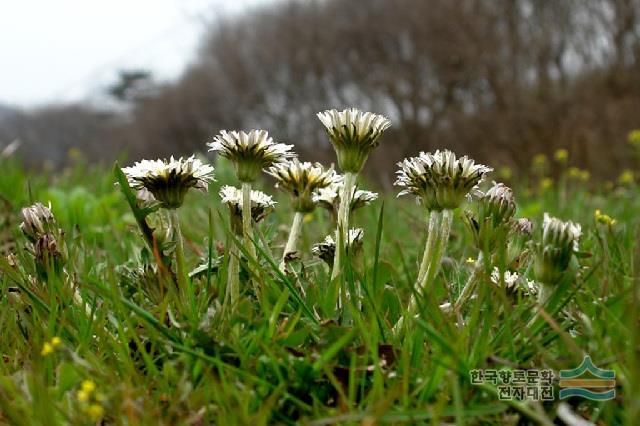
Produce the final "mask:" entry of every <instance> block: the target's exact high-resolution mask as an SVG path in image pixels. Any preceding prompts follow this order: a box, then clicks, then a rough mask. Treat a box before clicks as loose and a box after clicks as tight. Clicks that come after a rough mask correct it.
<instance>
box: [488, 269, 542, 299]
mask: <svg viewBox="0 0 640 426" xmlns="http://www.w3.org/2000/svg"><path fill="white" fill-rule="evenodd" d="M502 278H503V280H504V285H505V287H506V289H507V290H511V291H521V292H522V294H524V295H525V296H533V295H535V294H537V293H538V285H537V284H536V283H535V281H531V280H528V279H526V278H525V277H523V276H521V275H519V274H518V273H517V272H512V271H509V270H507V271H504V274H502ZM491 282H492V283H493V284H495V285H501V284H502V283H501V281H500V269H498V268H497V267H494V268H493V271H492V272H491Z"/></svg>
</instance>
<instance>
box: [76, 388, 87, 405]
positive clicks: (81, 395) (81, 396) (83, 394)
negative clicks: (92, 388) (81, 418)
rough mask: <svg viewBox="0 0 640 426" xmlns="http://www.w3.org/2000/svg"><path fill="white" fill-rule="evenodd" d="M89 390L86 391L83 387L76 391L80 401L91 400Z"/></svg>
mask: <svg viewBox="0 0 640 426" xmlns="http://www.w3.org/2000/svg"><path fill="white" fill-rule="evenodd" d="M89 396H90V395H89V392H87V391H84V390H82V389H80V390H79V391H78V392H76V398H78V401H80V402H87V401H88V400H89Z"/></svg>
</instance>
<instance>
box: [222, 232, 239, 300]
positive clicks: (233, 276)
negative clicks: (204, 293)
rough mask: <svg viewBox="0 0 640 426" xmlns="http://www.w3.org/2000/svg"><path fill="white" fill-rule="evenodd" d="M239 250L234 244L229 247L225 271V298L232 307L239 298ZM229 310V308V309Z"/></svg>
mask: <svg viewBox="0 0 640 426" xmlns="http://www.w3.org/2000/svg"><path fill="white" fill-rule="evenodd" d="M239 256H240V251H239V250H238V247H236V246H235V244H234V245H232V246H231V248H230V249H229V266H228V271H227V274H228V275H227V277H228V279H227V283H228V284H227V292H226V295H225V299H226V301H227V303H226V304H227V305H228V306H229V307H230V308H233V307H234V306H236V304H237V303H238V299H239V298H240V260H239ZM229 312H230V310H229Z"/></svg>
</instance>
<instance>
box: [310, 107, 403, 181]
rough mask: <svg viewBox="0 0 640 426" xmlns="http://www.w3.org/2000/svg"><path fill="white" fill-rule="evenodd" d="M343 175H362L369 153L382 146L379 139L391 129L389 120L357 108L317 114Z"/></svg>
mask: <svg viewBox="0 0 640 426" xmlns="http://www.w3.org/2000/svg"><path fill="white" fill-rule="evenodd" d="M318 118H319V119H320V121H321V122H322V124H323V125H324V127H325V129H326V131H327V135H328V136H329V140H330V141H331V144H332V145H333V148H334V149H335V151H336V155H337V156H338V165H339V166H340V169H341V170H342V171H343V172H350V173H359V172H360V170H362V167H363V166H364V163H365V161H366V160H367V157H368V156H369V153H370V152H371V151H372V150H373V149H374V148H375V147H377V146H378V144H379V143H380V136H382V133H383V132H384V131H385V130H387V129H388V128H389V127H390V126H391V122H390V121H389V119H387V118H386V117H384V116H382V115H379V114H374V113H372V112H362V111H360V110H358V109H356V108H348V109H345V110H343V111H337V110H335V109H332V110H326V111H323V112H319V113H318Z"/></svg>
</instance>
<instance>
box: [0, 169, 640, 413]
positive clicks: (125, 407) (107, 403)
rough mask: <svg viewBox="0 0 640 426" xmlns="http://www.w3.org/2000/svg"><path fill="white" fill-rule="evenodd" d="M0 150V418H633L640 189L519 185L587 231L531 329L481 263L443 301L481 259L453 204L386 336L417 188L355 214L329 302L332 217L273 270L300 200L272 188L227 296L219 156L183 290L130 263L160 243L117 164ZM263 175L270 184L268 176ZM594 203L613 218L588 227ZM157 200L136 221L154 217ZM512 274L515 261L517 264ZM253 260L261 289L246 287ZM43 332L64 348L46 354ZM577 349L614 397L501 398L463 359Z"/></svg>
mask: <svg viewBox="0 0 640 426" xmlns="http://www.w3.org/2000/svg"><path fill="white" fill-rule="evenodd" d="M0 166H1V167H2V170H3V174H2V177H1V178H0V195H1V196H2V201H3V203H0V204H1V206H2V209H3V210H2V216H1V217H0V223H2V224H3V225H2V226H3V227H2V230H1V232H0V238H1V239H2V241H1V242H0V247H4V249H5V250H9V251H11V252H12V253H14V254H15V256H16V259H17V262H16V265H15V266H11V265H10V264H9V263H8V261H7V260H6V258H5V257H4V256H2V258H1V259H0V330H1V332H0V333H1V334H0V336H1V338H0V354H2V362H1V363H0V423H1V424H16V425H21V424H25V425H31V424H41V425H57V424H94V423H96V421H98V422H100V421H104V423H105V424H131V425H136V424H159V423H162V424H185V425H192V424H194V425H195V424H210V423H217V424H253V425H261V424H273V423H281V424H292V423H309V424H317V425H322V424H334V423H344V424H360V423H366V422H367V421H374V420H377V421H379V422H380V423H387V422H388V423H395V424H402V423H405V424H422V423H442V422H450V423H456V424H509V423H510V424H517V423H518V420H519V419H520V421H522V422H524V423H538V422H542V423H544V422H553V421H559V420H558V419H557V414H556V412H557V409H558V407H559V404H560V403H561V402H568V404H569V405H570V407H571V410H573V411H574V412H575V413H577V414H579V415H581V416H583V417H585V418H587V419H590V420H591V421H593V422H595V423H598V424H612V425H613V424H628V425H632V424H635V421H636V419H637V417H638V415H640V400H639V399H638V395H640V316H639V315H638V309H639V308H640V288H639V283H638V268H639V266H640V265H639V260H640V252H639V250H640V249H639V245H638V240H639V238H640V232H639V231H640V228H639V227H638V224H639V219H638V214H637V213H638V211H640V197H639V195H640V193H639V191H638V188H637V187H633V186H631V187H618V188H615V189H609V190H606V191H605V190H602V189H600V188H598V187H597V185H594V186H593V187H591V188H588V187H587V185H585V184H578V183H572V182H571V181H569V180H567V179H566V178H561V179H559V180H558V181H557V182H556V183H555V185H554V187H552V188H550V189H547V190H545V191H542V192H541V191H539V190H538V189H537V188H538V182H537V180H536V181H532V182H530V183H527V182H526V181H523V182H519V183H513V187H514V191H515V194H516V199H517V203H518V211H517V216H518V217H529V218H531V219H533V220H534V221H535V224H536V227H538V228H539V226H540V224H541V218H542V215H543V213H544V212H545V211H547V212H549V213H551V214H553V215H556V216H558V217H560V218H562V219H570V220H573V221H577V222H580V223H581V224H582V226H583V231H584V233H583V236H582V238H581V246H580V248H581V251H582V252H584V253H585V255H584V256H582V257H581V258H580V259H579V262H580V270H579V274H578V275H577V277H576V278H575V279H573V280H570V282H565V283H563V284H562V285H560V286H558V288H557V289H556V291H555V293H554V296H553V297H552V300H551V302H550V303H549V305H547V306H546V307H545V310H546V314H543V315H541V316H539V317H538V320H537V321H536V322H535V323H534V324H532V325H530V324H529V323H530V320H531V318H532V316H533V315H534V314H535V312H536V310H537V309H536V300H535V299H534V298H530V297H524V296H514V295H512V294H509V293H507V292H506V291H505V290H504V289H502V288H501V287H498V286H496V285H494V284H492V283H491V282H490V281H489V280H488V279H487V277H486V276H485V277H483V278H482V282H481V283H480V285H479V287H478V290H477V297H476V298H475V299H473V300H472V301H471V302H470V303H468V304H467V305H466V309H465V310H464V312H463V313H462V315H461V317H460V318H456V317H453V316H449V315H447V314H445V313H443V312H441V310H440V309H439V308H438V304H439V303H442V302H445V301H447V300H451V299H452V298H454V297H456V296H457V294H458V293H459V292H460V290H461V288H462V285H463V284H464V282H465V280H466V278H467V277H468V275H469V274H470V271H471V266H470V265H469V263H468V262H467V259H468V258H470V257H471V258H475V257H477V255H478V253H477V252H476V250H474V249H473V245H472V241H471V235H470V234H469V232H468V231H467V230H466V229H465V227H464V226H463V223H462V220H461V213H462V211H461V210H460V209H459V210H457V211H456V212H455V215H454V224H453V231H452V235H451V239H450V242H449V245H448V247H447V252H446V255H445V256H446V258H445V261H444V263H443V267H442V268H441V270H440V273H439V274H438V275H437V277H436V282H435V285H434V288H433V289H431V290H430V291H429V293H428V297H426V298H424V299H420V300H421V303H420V309H419V316H418V318H416V319H414V320H408V321H407V324H406V328H405V329H404V330H401V331H400V332H394V331H393V326H394V325H395V323H396V322H397V320H398V319H399V318H400V317H401V316H402V315H403V312H404V310H406V308H407V304H408V300H409V298H410V296H411V294H412V292H413V291H414V289H413V283H414V282H415V280H416V274H417V270H418V263H419V262H420V258H421V255H422V250H423V247H424V243H425V239H426V223H425V212H424V211H423V209H422V208H421V207H419V206H417V205H416V204H415V203H414V202H413V201H412V200H408V199H406V200H404V199H402V200H399V199H396V198H395V193H388V194H386V195H385V196H382V197H381V199H380V200H378V201H377V202H376V203H374V205H373V206H369V207H366V208H363V209H361V210H359V211H358V212H357V213H356V215H355V217H354V219H353V223H354V224H355V225H356V226H358V227H362V228H364V230H365V240H364V254H363V255H362V257H361V258H360V259H356V260H354V262H353V264H354V267H353V268H348V269H347V271H346V272H345V274H344V276H345V277H346V284H345V285H346V286H347V288H350V289H351V293H352V294H356V293H357V294H361V297H360V298H359V299H358V300H355V299H352V303H350V304H348V305H347V306H345V308H344V312H339V311H337V310H336V308H335V303H334V302H335V300H336V288H335V286H332V285H331V284H330V282H329V275H330V270H329V269H328V268H327V266H326V265H325V264H323V263H322V262H320V261H319V260H318V259H314V258H313V257H312V256H311V254H310V246H311V244H312V243H314V242H317V241H320V240H322V239H323V238H324V236H325V235H327V234H329V233H330V232H331V231H332V229H331V227H332V225H331V221H330V219H329V217H328V215H327V214H326V213H325V212H324V211H320V210H316V212H315V213H314V214H313V217H312V220H311V221H305V223H304V226H303V230H302V238H301V241H300V243H299V245H298V247H299V249H301V256H302V260H301V261H300V262H297V263H295V264H294V265H293V269H294V270H295V273H294V274H292V275H289V276H284V275H282V274H280V273H279V272H278V270H277V264H278V262H279V259H280V256H281V253H282V249H283V246H284V243H285V241H286V238H287V231H288V226H289V224H290V222H291V217H292V214H293V213H292V211H291V210H290V208H289V206H288V201H287V198H286V197H285V196H282V195H278V201H279V204H278V205H277V208H276V211H275V213H274V214H272V215H271V216H270V217H269V218H268V219H267V220H266V221H265V223H263V224H261V225H260V227H259V232H258V235H257V238H256V245H257V249H258V253H259V256H258V257H259V258H260V265H256V264H250V265H249V267H248V268H247V267H246V265H244V266H243V268H242V281H241V284H242V296H241V299H242V300H241V302H240V303H239V306H237V307H236V308H235V309H234V311H233V312H223V310H222V306H221V302H222V300H223V297H224V290H225V285H226V277H227V270H226V267H227V261H228V248H229V246H230V245H231V244H234V242H235V237H234V236H232V235H231V234H230V233H229V232H228V227H229V225H228V218H227V211H226V209H225V208H223V206H221V205H220V201H219V198H218V195H217V193H218V189H219V188H220V186H221V185H222V184H237V183H236V182H235V181H234V179H233V176H232V173H231V171H230V169H229V166H228V165H226V164H224V163H222V162H220V164H218V166H217V167H216V178H217V182H215V184H213V185H212V186H211V188H210V191H209V193H208V194H201V193H195V192H194V193H191V194H190V195H188V196H187V200H186V202H185V205H184V206H183V208H181V209H180V210H179V215H180V220H181V223H182V228H183V233H184V236H185V239H186V243H185V248H186V255H187V265H188V267H189V269H190V270H191V269H195V268H196V267H197V266H198V265H207V264H211V265H212V268H207V267H204V268H201V273H200V274H198V275H197V276H195V277H194V278H193V279H192V280H191V287H190V289H191V290H189V289H178V288H175V286H172V285H171V283H169V282H167V280H163V279H159V278H158V275H156V274H153V273H147V274H144V273H142V272H141V271H143V269H141V268H142V267H143V266H144V265H154V264H156V263H157V259H158V257H156V256H154V254H153V253H151V252H150V251H149V250H148V249H147V248H146V246H145V242H144V240H143V238H142V236H141V233H140V231H139V228H138V226H137V225H136V219H135V217H134V215H133V213H132V211H131V210H130V209H129V206H128V204H127V201H126V199H125V197H124V196H123V194H122V193H121V191H120V190H119V189H118V188H117V187H115V186H114V182H115V178H114V176H113V173H112V172H111V170H109V169H104V168H99V167H97V168H91V167H88V166H84V165H82V164H79V165H77V166H76V167H74V168H71V169H69V170H66V171H64V172H62V173H59V174H45V173H42V174H32V173H27V172H24V171H23V170H22V169H21V168H20V167H19V166H18V165H17V164H16V163H14V162H7V161H5V162H4V163H2V164H1V165H0ZM531 188H533V189H531ZM262 189H263V190H265V191H266V192H267V193H270V194H276V190H275V189H273V188H271V187H270V185H269V184H268V183H266V182H264V183H263V185H262ZM36 201H41V202H43V203H46V202H48V201H50V202H51V206H52V211H53V213H54V214H55V216H56V218H57V220H58V223H59V225H60V227H61V228H63V229H64V231H65V236H64V239H65V241H66V246H67V250H68V261H67V262H66V265H65V271H64V272H63V273H60V274H47V275H46V277H47V278H46V279H43V278H42V274H38V272H37V271H36V269H35V266H34V259H33V257H32V256H31V254H30V253H29V251H28V250H26V249H25V247H26V241H25V239H24V237H23V236H22V235H21V233H20V231H19V229H18V225H19V223H20V219H19V210H20V208H21V207H23V206H26V205H29V204H31V203H33V202H36ZM595 209H600V210H602V211H603V212H604V213H607V214H609V215H611V216H612V217H614V218H615V219H616V220H617V223H616V224H615V225H614V226H613V227H607V226H605V225H597V224H596V223H595V221H594V216H593V215H594V210H595ZM158 216H160V215H159V214H158V213H153V214H152V215H150V216H149V218H150V220H151V223H152V224H155V226H157V227H158V229H160V228H161V227H162V224H163V223H165V221H162V220H160V218H159V217H158ZM308 219H309V218H308ZM264 243H266V245H265V244H264ZM165 248H168V249H170V245H168V246H166V247H165ZM167 253H168V252H167ZM169 257H170V256H169ZM160 258H162V256H160ZM167 259H168V258H167ZM165 260H166V259H165ZM136 271H137V273H136ZM148 271H149V269H148V267H147V272H148ZM256 272H257V273H256ZM520 272H521V273H524V274H528V273H529V272H528V268H527V265H521V269H520ZM249 274H252V276H253V277H254V279H256V280H258V287H259V289H260V294H259V298H256V295H255V294H254V292H253V289H252V288H251V287H249V286H247V285H246V280H247V278H248V277H249ZM165 278H166V275H165ZM301 287H302V288H304V290H305V291H304V294H303V293H302V292H301V290H300V288H301ZM76 290H77V292H78V293H79V296H80V297H74V292H75V291H76ZM56 336H57V337H59V338H60V339H61V341H62V343H61V345H59V346H56V347H55V348H54V351H53V352H52V353H50V354H46V355H42V349H43V347H44V346H45V344H46V343H47V342H50V341H51V339H52V338H53V337H56ZM586 354H589V355H590V356H591V358H592V359H593V361H594V362H595V364H596V365H597V366H598V367H600V368H606V369H613V370H614V371H615V373H616V381H617V386H616V392H617V396H616V398H615V399H614V400H611V401H605V402H594V401H589V400H585V399H578V398H575V399H569V400H566V401H558V400H557V392H558V386H557V382H556V384H555V395H556V401H552V402H545V403H542V402H525V401H512V402H503V401H499V400H498V397H497V389H496V387H495V386H493V385H484V386H475V385H472V384H471V383H470V379H469V371H470V370H472V369H489V368H492V369H501V368H525V369H526V368H538V369H543V368H549V369H553V370H554V371H556V372H557V371H558V370H560V369H570V368H574V367H576V366H577V365H578V364H580V362H581V361H582V358H583V356H584V355H586ZM85 380H91V381H93V382H94V383H95V385H96V389H95V391H93V392H90V396H89V400H88V401H83V399H85V398H84V396H85V395H84V394H82V393H80V394H79V393H78V391H80V390H81V388H82V382H83V381H85ZM96 406H97V407H98V408H100V407H101V409H102V410H104V412H103V413H100V410H98V408H96ZM90 407H93V408H90ZM92 409H93V410H97V411H94V412H93V415H92V412H91V410H92Z"/></svg>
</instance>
